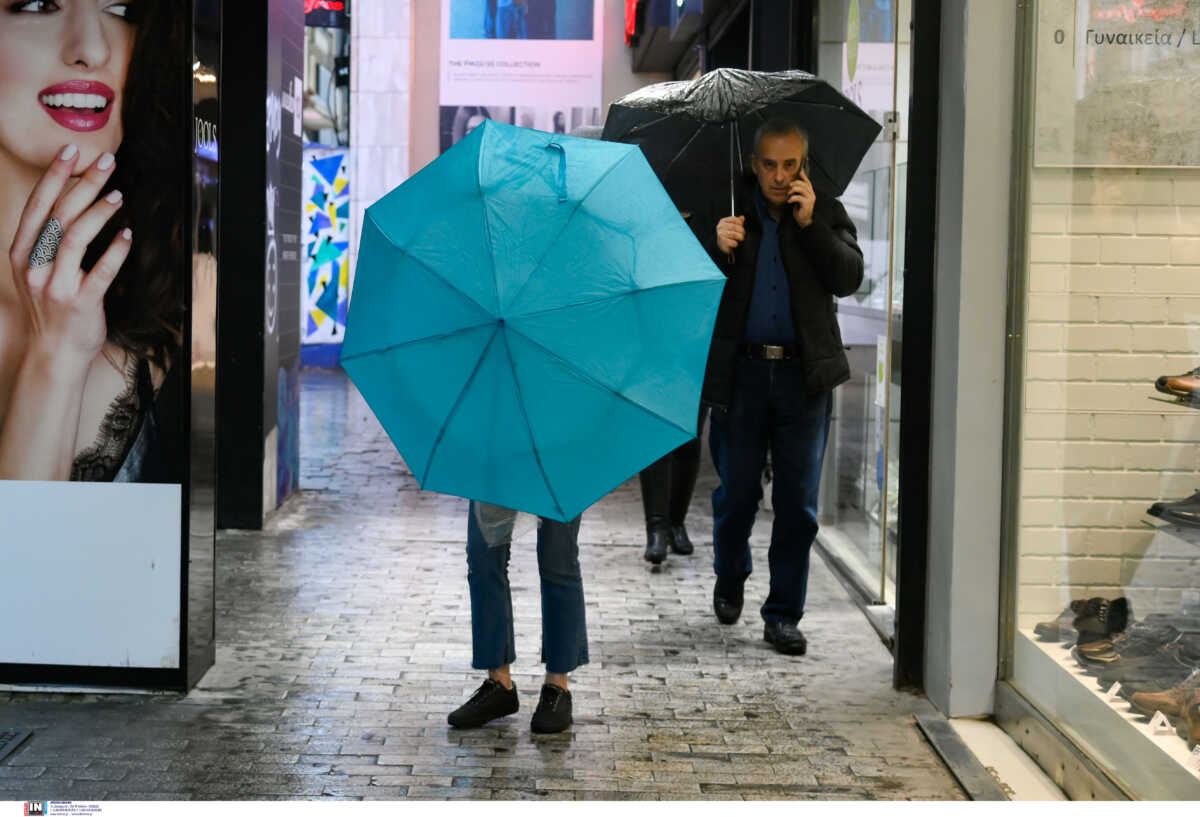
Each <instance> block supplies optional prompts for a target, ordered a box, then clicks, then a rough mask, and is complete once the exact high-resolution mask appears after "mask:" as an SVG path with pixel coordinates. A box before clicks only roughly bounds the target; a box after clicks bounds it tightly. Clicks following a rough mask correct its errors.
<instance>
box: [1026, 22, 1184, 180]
mask: <svg viewBox="0 0 1200 817" xmlns="http://www.w3.org/2000/svg"><path fill="white" fill-rule="evenodd" d="M1036 36H1037V41H1036V54H1037V56H1036V59H1037V66H1036V71H1035V75H1036V77H1037V79H1036V80H1035V82H1036V87H1035V89H1034V93H1035V124H1034V161H1035V163H1036V164H1038V165H1040V166H1062V167H1194V166H1200V140H1198V139H1196V133H1197V132H1198V131H1200V107H1197V106H1196V105H1195V104H1194V98H1195V88H1196V84H1195V83H1196V76H1197V75H1200V0H1075V2H1074V3H1073V4H1072V3H1051V2H1043V3H1039V4H1038V24H1037V34H1036ZM1064 76H1069V77H1073V82H1063V77H1064Z"/></svg>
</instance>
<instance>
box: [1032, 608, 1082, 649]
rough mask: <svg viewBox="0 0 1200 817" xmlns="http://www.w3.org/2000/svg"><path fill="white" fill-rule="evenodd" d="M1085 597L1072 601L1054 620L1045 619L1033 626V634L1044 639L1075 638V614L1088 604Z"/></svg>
mask: <svg viewBox="0 0 1200 817" xmlns="http://www.w3.org/2000/svg"><path fill="white" fill-rule="evenodd" d="M1086 603H1087V602H1085V601H1084V600H1083V599H1077V600H1076V601H1073V602H1071V604H1070V605H1069V606H1068V607H1067V609H1065V610H1063V611H1062V612H1061V613H1059V614H1058V618H1056V619H1054V620H1053V621H1043V622H1041V623H1040V624H1038V625H1037V626H1036V627H1034V628H1033V634H1034V635H1036V636H1037V637H1038V638H1040V639H1042V640H1044V641H1069V640H1072V639H1074V638H1075V625H1074V624H1073V623H1072V622H1074V621H1075V616H1077V615H1079V611H1080V610H1082V609H1083V605H1084V604H1086Z"/></svg>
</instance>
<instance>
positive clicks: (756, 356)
mask: <svg viewBox="0 0 1200 817" xmlns="http://www.w3.org/2000/svg"><path fill="white" fill-rule="evenodd" d="M740 349H741V352H742V356H743V357H748V358H750V359H751V360H791V359H792V358H794V357H797V356H798V355H799V353H800V352H799V349H798V348H797V347H796V344H794V343H785V344H783V345H782V346H772V345H770V344H766V343H743V344H742V345H741V347H740Z"/></svg>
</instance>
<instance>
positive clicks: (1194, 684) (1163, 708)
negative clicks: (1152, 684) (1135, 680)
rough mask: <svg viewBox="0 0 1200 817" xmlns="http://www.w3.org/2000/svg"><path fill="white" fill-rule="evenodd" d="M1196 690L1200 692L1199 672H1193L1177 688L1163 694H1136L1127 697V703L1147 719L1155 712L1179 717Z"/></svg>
mask: <svg viewBox="0 0 1200 817" xmlns="http://www.w3.org/2000/svg"><path fill="white" fill-rule="evenodd" d="M1197 690H1200V672H1196V671H1193V672H1192V674H1191V675H1189V676H1188V677H1187V678H1186V679H1185V680H1184V681H1183V683H1181V684H1179V685H1178V686H1175V687H1172V688H1171V689H1168V690H1166V691H1164V692H1136V693H1134V694H1133V695H1131V696H1130V697H1129V703H1130V705H1131V706H1133V708H1134V709H1136V710H1137V711H1138V712H1140V713H1142V714H1143V715H1145V716H1146V717H1148V718H1149V717H1153V715H1154V713H1155V712H1161V713H1163V714H1164V715H1170V716H1174V717H1180V716H1182V715H1183V712H1184V710H1185V709H1186V708H1187V706H1188V704H1189V703H1190V702H1191V700H1192V698H1193V697H1195V695H1196V692H1197Z"/></svg>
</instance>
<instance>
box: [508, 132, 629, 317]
mask: <svg viewBox="0 0 1200 817" xmlns="http://www.w3.org/2000/svg"><path fill="white" fill-rule="evenodd" d="M631 147H633V146H631ZM640 153H641V149H640V148H637V149H635V150H631V151H629V152H628V153H626V154H625V155H624V156H622V157H621V161H619V162H615V163H613V164H612V165H611V166H610V167H609V168H608V170H606V171H604V175H603V176H601V177H600V178H598V179H596V183H595V184H593V185H592V186H591V187H589V188H588V191H587V192H586V193H584V194H583V195H582V196H580V197H579V201H577V202H575V206H574V207H573V208H572V209H571V215H569V216H567V218H566V220H565V221H563V225H562V227H561V228H559V231H558V233H557V234H556V235H555V236H554V238H552V239H550V241H549V243H547V244H546V249H545V250H543V251H542V254H541V256H540V257H539V258H538V260H537V263H535V264H534V265H533V271H532V272H530V273H529V277H528V278H526V279H525V280H524V282H522V284H521V287H520V289H518V290H517V291H516V292H515V293H514V294H513V296H512V297H511V298H509V299H508V304H509V306H511V305H513V304H515V303H517V302H518V301H520V299H521V294H522V293H523V292H525V288H526V287H528V286H529V282H530V281H532V280H533V276H534V275H536V274H537V271H538V270H539V269H540V268H541V266H542V262H543V261H545V260H546V256H547V255H549V254H550V250H552V249H554V245H555V244H557V243H558V239H560V238H562V234H563V233H564V232H566V230H567V227H568V226H569V225H570V224H571V219H573V218H575V214H576V213H577V212H579V208H580V207H582V206H583V203H584V202H585V201H587V197H588V196H590V195H592V191H594V190H595V189H596V188H597V187H599V186H600V185H601V184H602V183H603V182H604V180H605V179H607V178H608V177H609V175H611V174H612V172H613V171H614V170H616V169H617V168H618V167H620V166H621V165H623V164H625V162H627V161H628V160H629V157H631V156H634V155H636V154H640Z"/></svg>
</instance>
